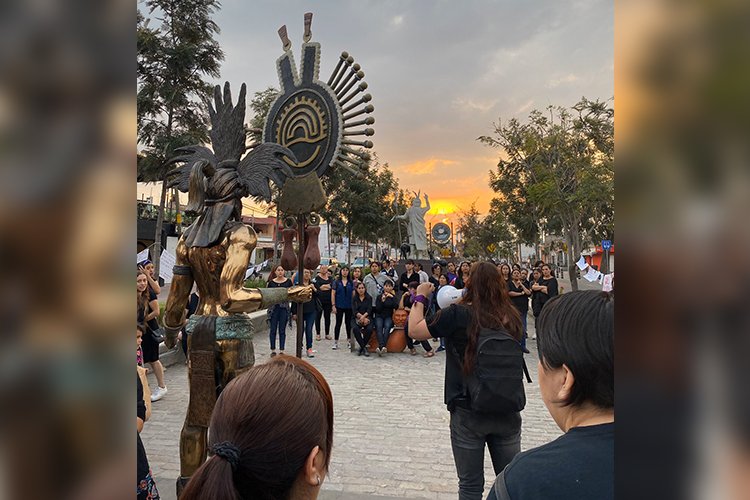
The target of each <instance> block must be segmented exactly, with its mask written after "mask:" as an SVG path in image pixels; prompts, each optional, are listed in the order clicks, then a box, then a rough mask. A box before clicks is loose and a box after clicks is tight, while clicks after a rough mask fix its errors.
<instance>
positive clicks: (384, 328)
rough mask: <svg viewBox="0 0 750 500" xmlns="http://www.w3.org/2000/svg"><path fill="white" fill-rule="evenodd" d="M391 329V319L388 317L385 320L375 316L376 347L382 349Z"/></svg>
mask: <svg viewBox="0 0 750 500" xmlns="http://www.w3.org/2000/svg"><path fill="white" fill-rule="evenodd" d="M391 328H393V318H391V317H390V316H388V317H387V318H381V317H380V316H375V331H376V332H377V336H378V347H380V348H383V347H385V346H386V344H387V343H388V336H389V335H390V334H391Z"/></svg>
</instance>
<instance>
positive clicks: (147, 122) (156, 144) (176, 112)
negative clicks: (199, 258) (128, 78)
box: [136, 0, 224, 273]
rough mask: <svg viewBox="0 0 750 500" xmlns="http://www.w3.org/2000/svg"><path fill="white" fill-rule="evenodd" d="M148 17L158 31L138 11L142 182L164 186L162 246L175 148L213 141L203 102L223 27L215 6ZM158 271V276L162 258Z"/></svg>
mask: <svg viewBox="0 0 750 500" xmlns="http://www.w3.org/2000/svg"><path fill="white" fill-rule="evenodd" d="M144 4H145V6H146V7H148V9H149V15H153V14H156V15H157V16H158V17H156V19H157V20H158V21H160V22H161V25H160V27H159V28H152V27H151V26H150V23H151V19H146V18H144V16H143V15H142V14H141V12H140V10H138V11H137V14H136V15H137V21H136V31H137V57H136V60H137V75H138V76H137V92H138V94H137V103H138V104H137V109H138V113H137V114H138V118H137V130H138V143H139V145H140V146H141V148H142V149H141V152H142V154H143V155H144V156H143V158H142V160H141V161H139V165H138V175H139V179H140V180H142V181H145V182H162V191H161V200H160V203H159V210H158V217H157V222H156V233H155V235H154V241H155V242H157V243H160V242H161V231H162V225H163V223H164V202H165V198H166V191H167V187H166V185H167V183H166V174H167V172H168V171H169V169H170V167H168V166H167V165H166V162H167V161H168V160H169V159H170V158H171V157H173V156H174V151H175V149H176V148H178V147H181V146H186V145H190V144H200V143H205V142H206V141H207V140H208V134H207V125H208V121H207V117H206V113H205V110H204V108H205V105H204V102H205V101H206V100H208V98H209V97H210V96H211V95H212V87H211V85H209V84H208V83H206V82H205V81H204V80H203V78H204V77H213V78H218V77H219V67H220V64H221V61H223V60H224V52H223V51H222V50H221V47H220V46H219V43H218V42H217V41H216V40H215V39H214V35H216V34H218V33H219V27H218V26H217V25H216V23H214V22H213V21H212V20H211V15H212V14H213V13H214V12H215V11H216V10H218V9H219V8H220V4H219V2H218V1H216V0H180V1H176V0H146V1H145V2H144ZM160 254H161V252H159V251H156V252H154V267H155V268H156V273H158V272H159V265H160V262H159V256H160Z"/></svg>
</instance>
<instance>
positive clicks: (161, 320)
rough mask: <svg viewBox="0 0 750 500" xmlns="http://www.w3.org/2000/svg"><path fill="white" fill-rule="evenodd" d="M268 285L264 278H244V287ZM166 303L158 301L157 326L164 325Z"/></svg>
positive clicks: (263, 286)
mask: <svg viewBox="0 0 750 500" xmlns="http://www.w3.org/2000/svg"><path fill="white" fill-rule="evenodd" d="M267 286H268V282H267V281H266V280H264V279H262V278H261V279H257V280H250V279H249V280H246V281H245V287H247V288H266V287H267ZM166 306H167V303H166V302H159V317H158V318H157V319H158V321H159V326H162V327H163V326H164V309H165V308H166Z"/></svg>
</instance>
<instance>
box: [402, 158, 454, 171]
mask: <svg viewBox="0 0 750 500" xmlns="http://www.w3.org/2000/svg"><path fill="white" fill-rule="evenodd" d="M438 163H440V164H443V165H455V164H456V162H455V161H451V160H441V159H439V158H430V159H429V160H426V161H418V162H416V163H411V164H409V165H406V166H405V167H404V168H405V169H406V171H407V172H409V173H410V174H414V175H422V174H429V173H432V172H433V171H434V170H435V166H437V164H438Z"/></svg>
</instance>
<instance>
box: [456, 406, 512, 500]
mask: <svg viewBox="0 0 750 500" xmlns="http://www.w3.org/2000/svg"><path fill="white" fill-rule="evenodd" d="M450 429H451V445H452V447H453V460H454V461H455V463H456V471H457V472H458V498H459V500H481V499H482V493H483V492H484V446H485V444H486V445H487V447H488V448H489V450H490V457H491V458H492V467H493V469H494V470H495V475H497V474H500V472H501V471H502V470H503V469H504V468H505V466H506V465H508V464H509V463H510V461H511V460H513V457H515V456H516V454H517V453H518V452H520V451H521V414H520V413H501V414H496V415H481V414H477V413H474V412H472V411H471V410H467V409H464V408H454V409H453V411H452V412H451V423H450Z"/></svg>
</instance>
